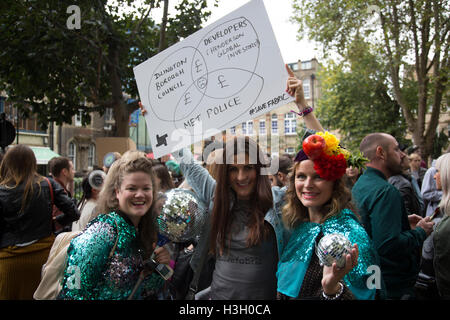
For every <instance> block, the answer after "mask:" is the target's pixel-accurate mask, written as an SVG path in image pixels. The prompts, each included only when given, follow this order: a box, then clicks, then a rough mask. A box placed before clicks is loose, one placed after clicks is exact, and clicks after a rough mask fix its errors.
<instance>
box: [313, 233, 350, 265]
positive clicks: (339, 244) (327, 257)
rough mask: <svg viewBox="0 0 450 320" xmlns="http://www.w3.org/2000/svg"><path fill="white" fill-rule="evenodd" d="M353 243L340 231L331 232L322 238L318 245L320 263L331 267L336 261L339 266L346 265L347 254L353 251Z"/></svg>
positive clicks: (317, 252)
mask: <svg viewBox="0 0 450 320" xmlns="http://www.w3.org/2000/svg"><path fill="white" fill-rule="evenodd" d="M351 248H352V244H351V242H350V240H348V239H347V237H346V236H344V235H342V234H340V233H331V234H327V235H326V236H324V237H323V238H322V239H320V241H319V243H318V244H317V245H316V254H317V257H318V258H319V262H320V265H322V266H323V265H325V266H327V267H331V266H332V265H333V262H335V261H336V265H337V267H338V268H343V267H344V266H345V256H346V255H347V254H348V253H350V252H351Z"/></svg>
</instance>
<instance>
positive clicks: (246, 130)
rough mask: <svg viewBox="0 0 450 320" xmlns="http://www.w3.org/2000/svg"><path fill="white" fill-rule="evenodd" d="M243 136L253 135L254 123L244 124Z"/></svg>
mask: <svg viewBox="0 0 450 320" xmlns="http://www.w3.org/2000/svg"><path fill="white" fill-rule="evenodd" d="M242 134H244V135H248V136H251V135H253V121H252V120H250V121H247V122H243V123H242Z"/></svg>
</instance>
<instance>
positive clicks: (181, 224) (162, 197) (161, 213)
mask: <svg viewBox="0 0 450 320" xmlns="http://www.w3.org/2000/svg"><path fill="white" fill-rule="evenodd" d="M156 201H157V202H156V206H155V207H156V210H157V218H156V220H157V223H158V227H159V233H160V234H162V235H164V236H166V237H167V238H168V239H169V240H171V241H173V242H185V241H190V240H192V239H194V238H195V237H196V236H197V235H199V234H200V230H201V228H202V226H203V223H204V220H205V218H204V214H205V206H204V205H203V204H202V202H201V201H200V200H199V199H198V197H197V195H196V194H195V193H193V192H191V191H189V190H186V189H171V190H169V191H167V192H165V193H160V194H159V196H158V198H157V200H156Z"/></svg>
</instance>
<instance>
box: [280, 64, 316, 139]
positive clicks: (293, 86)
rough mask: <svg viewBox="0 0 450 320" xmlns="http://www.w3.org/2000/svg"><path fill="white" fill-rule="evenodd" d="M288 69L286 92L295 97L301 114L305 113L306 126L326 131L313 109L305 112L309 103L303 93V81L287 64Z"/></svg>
mask: <svg viewBox="0 0 450 320" xmlns="http://www.w3.org/2000/svg"><path fill="white" fill-rule="evenodd" d="M286 70H287V72H288V74H289V78H288V79H287V84H286V92H287V93H288V94H289V95H291V96H292V97H295V104H296V105H297V108H298V111H299V113H300V114H301V115H303V114H304V113H305V114H304V115H303V121H304V122H305V125H306V127H307V128H308V129H313V130H316V131H322V132H323V131H325V130H324V129H323V127H322V125H321V124H320V122H319V120H318V119H317V118H316V116H315V115H314V112H313V111H310V112H305V110H306V109H307V108H308V104H307V103H306V99H305V94H304V93H303V84H302V81H301V80H300V79H298V78H297V77H296V76H295V74H294V72H293V71H292V70H291V68H289V66H288V65H286Z"/></svg>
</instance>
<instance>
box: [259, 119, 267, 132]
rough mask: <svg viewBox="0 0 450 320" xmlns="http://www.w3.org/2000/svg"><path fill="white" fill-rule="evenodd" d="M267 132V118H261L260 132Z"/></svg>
mask: <svg viewBox="0 0 450 320" xmlns="http://www.w3.org/2000/svg"><path fill="white" fill-rule="evenodd" d="M266 133H267V130H266V120H259V134H260V135H265V134H266Z"/></svg>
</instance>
